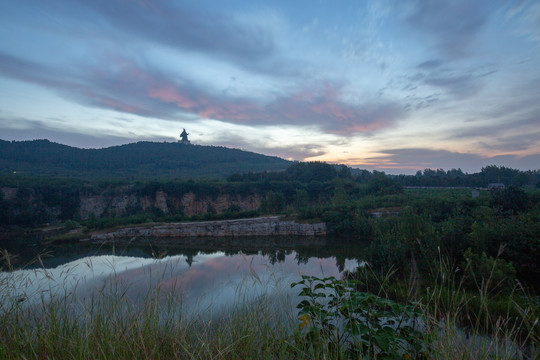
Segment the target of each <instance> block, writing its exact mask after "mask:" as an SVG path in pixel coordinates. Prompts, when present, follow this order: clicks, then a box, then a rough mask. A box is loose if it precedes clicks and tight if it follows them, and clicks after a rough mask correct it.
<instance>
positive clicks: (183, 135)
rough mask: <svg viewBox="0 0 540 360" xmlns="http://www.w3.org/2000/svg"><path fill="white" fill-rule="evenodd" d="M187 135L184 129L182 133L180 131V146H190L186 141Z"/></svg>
mask: <svg viewBox="0 0 540 360" xmlns="http://www.w3.org/2000/svg"><path fill="white" fill-rule="evenodd" d="M188 135H189V134H188V133H187V132H186V129H184V131H182V133H181V134H180V137H181V138H182V139H181V140H180V141H179V143H180V144H191V143H190V142H189V140H188Z"/></svg>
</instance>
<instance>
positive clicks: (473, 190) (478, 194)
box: [472, 189, 480, 199]
mask: <svg viewBox="0 0 540 360" xmlns="http://www.w3.org/2000/svg"><path fill="white" fill-rule="evenodd" d="M479 196H480V191H479V190H478V189H472V198H473V199H476V198H477V197H479Z"/></svg>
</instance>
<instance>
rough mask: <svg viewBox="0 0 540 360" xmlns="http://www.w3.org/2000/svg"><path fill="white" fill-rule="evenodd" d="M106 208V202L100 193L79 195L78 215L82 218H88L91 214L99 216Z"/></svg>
mask: <svg viewBox="0 0 540 360" xmlns="http://www.w3.org/2000/svg"><path fill="white" fill-rule="evenodd" d="M106 208H107V202H106V201H105V198H104V197H103V196H102V195H96V196H81V206H80V209H79V215H80V217H81V219H83V220H86V219H88V218H90V216H92V215H94V216H95V217H96V218H99V217H101V215H102V214H103V213H104V212H105V209H106Z"/></svg>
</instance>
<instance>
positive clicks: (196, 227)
mask: <svg viewBox="0 0 540 360" xmlns="http://www.w3.org/2000/svg"><path fill="white" fill-rule="evenodd" d="M326 231H327V229H326V224H324V223H316V224H303V223H297V222H295V221H292V220H280V219H279V218H278V217H277V216H272V217H261V218H254V219H240V220H224V221H205V222H191V223H171V224H165V225H155V226H152V227H128V228H123V229H119V230H115V231H111V232H107V233H97V234H93V235H92V237H91V240H93V241H113V240H116V239H126V238H129V239H132V238H141V237H152V238H175V237H207V236H217V237H223V236H230V237H235V236H284V235H289V236H321V235H325V234H326Z"/></svg>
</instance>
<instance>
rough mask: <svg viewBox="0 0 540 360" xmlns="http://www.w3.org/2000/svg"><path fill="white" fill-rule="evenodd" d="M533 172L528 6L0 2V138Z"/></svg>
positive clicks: (534, 5)
mask: <svg viewBox="0 0 540 360" xmlns="http://www.w3.org/2000/svg"><path fill="white" fill-rule="evenodd" d="M183 128H185V129H186V131H187V132H188V133H189V139H190V141H191V142H192V143H193V144H197V145H215V146H227V147H232V148H239V149H245V150H248V151H253V152H258V153H262V154H266V155H275V156H279V157H282V158H285V159H291V160H299V161H326V162H330V163H340V164H347V165H349V166H352V167H355V168H362V169H369V170H373V169H377V170H379V171H385V172H387V173H396V174H397V173H404V174H410V173H415V172H416V171H417V170H422V169H426V168H432V169H433V168H443V169H446V170H449V169H452V168H455V169H457V168H460V169H462V170H463V171H466V172H469V173H472V172H478V171H480V170H481V168H482V167H484V166H487V165H499V166H508V167H512V168H518V169H522V170H526V169H540V1H518V0H516V1H511V0H507V1H499V0H475V1H471V0H453V1H442V0H412V1H402V0H394V1H390V0H377V1H375V0H373V1H361V0H355V1H352V0H351V1H345V0H342V1H340V0H333V1H330V0H282V1H260V0H249V1H244V0H242V1H241V0H220V1H215V0H214V1H210V0H197V1H180V0H178V1H177V0H47V1H43V0H17V1H2V2H0V139H3V140H32V139H45V138H46V139H49V140H51V141H54V142H59V143H62V144H67V145H71V146H77V147H83V148H102V147H108V146H113V145H120V144H126V143H131V142H136V141H167V142H175V141H177V140H179V134H180V133H181V132H182V129H183Z"/></svg>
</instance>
